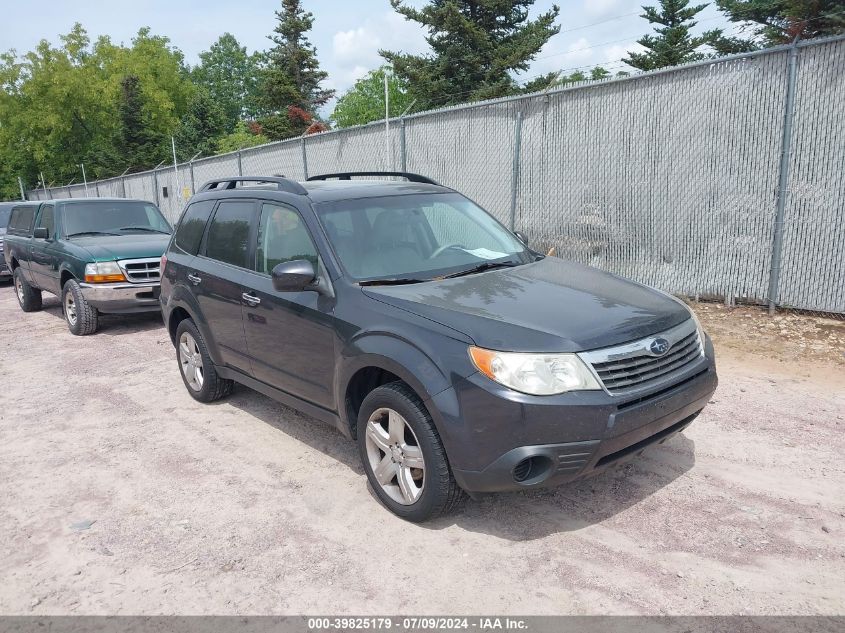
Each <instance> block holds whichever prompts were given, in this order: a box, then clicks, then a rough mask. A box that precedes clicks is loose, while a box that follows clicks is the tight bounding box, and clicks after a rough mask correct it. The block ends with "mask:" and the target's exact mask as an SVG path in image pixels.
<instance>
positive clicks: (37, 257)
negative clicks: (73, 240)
mask: <svg viewBox="0 0 845 633" xmlns="http://www.w3.org/2000/svg"><path fill="white" fill-rule="evenodd" d="M35 228H46V229H47V239H40V238H35V237H33V238H32V239H31V240H30V243H29V267H30V271H31V275H32V281H33V284H34V285H35V286H37V287H38V288H41V289H42V290H46V291H48V292H52V293H53V294H55V295H59V294H60V293H61V288H60V287H59V286H60V284H59V264H60V263H61V252H60V249H59V244H58V241H57V239H56V215H55V206H54V205H52V204H45V205H42V206H41V209H40V210H39V213H38V216H37V217H36V218H35Z"/></svg>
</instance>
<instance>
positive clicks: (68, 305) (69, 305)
mask: <svg viewBox="0 0 845 633" xmlns="http://www.w3.org/2000/svg"><path fill="white" fill-rule="evenodd" d="M65 317H66V318H67V322H68V323H70V324H71V325H76V302H75V301H74V300H73V293H72V292H70V291H69V290H68V291H67V292H65Z"/></svg>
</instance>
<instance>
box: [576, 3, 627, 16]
mask: <svg viewBox="0 0 845 633" xmlns="http://www.w3.org/2000/svg"><path fill="white" fill-rule="evenodd" d="M639 8H640V7H639V4H637V5H636V6H631V2H627V1H626V0H584V13H585V14H586V15H589V16H593V17H596V16H597V17H605V16H611V15H616V14H620V13H627V12H629V11H636V10H637V9H639Z"/></svg>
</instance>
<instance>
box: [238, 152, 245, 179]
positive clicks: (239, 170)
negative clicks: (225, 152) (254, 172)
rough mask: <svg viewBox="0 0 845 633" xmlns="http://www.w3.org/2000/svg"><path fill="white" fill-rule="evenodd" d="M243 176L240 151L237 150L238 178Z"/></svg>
mask: <svg viewBox="0 0 845 633" xmlns="http://www.w3.org/2000/svg"><path fill="white" fill-rule="evenodd" d="M243 175H244V168H243V165H242V164H241V150H238V176H243Z"/></svg>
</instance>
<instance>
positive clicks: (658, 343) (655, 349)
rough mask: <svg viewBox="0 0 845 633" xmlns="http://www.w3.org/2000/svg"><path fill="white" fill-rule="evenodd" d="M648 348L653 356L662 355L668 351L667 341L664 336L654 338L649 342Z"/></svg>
mask: <svg viewBox="0 0 845 633" xmlns="http://www.w3.org/2000/svg"><path fill="white" fill-rule="evenodd" d="M648 350H649V351H650V352H651V353H652V354H654V355H655V356H663V354H665V353H666V352H668V351H669V341H667V340H666V339H665V338H656V339H654V340H653V341H652V342H651V343H650V344H649V346H648Z"/></svg>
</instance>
